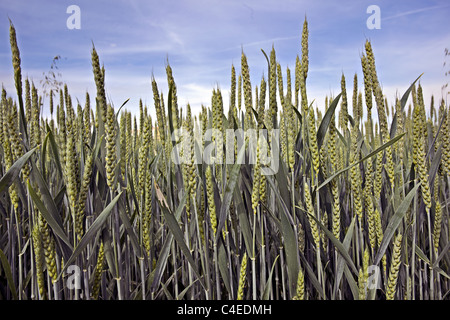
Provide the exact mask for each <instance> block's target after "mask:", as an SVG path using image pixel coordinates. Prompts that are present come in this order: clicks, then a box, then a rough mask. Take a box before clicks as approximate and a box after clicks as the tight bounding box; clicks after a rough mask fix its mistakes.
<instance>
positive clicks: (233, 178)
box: [216, 147, 245, 241]
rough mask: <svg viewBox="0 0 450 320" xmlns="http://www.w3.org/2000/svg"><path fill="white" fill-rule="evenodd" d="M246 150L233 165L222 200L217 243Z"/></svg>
mask: <svg viewBox="0 0 450 320" xmlns="http://www.w3.org/2000/svg"><path fill="white" fill-rule="evenodd" d="M244 153H245V148H244V147H242V148H241V150H239V153H238V156H237V159H236V163H235V164H234V165H233V167H232V168H231V170H230V178H229V180H228V183H227V185H226V187H225V193H224V195H223V198H222V205H221V206H220V212H219V217H218V218H219V221H218V224H217V231H216V241H217V239H218V237H220V235H221V234H222V232H221V231H222V228H223V227H224V225H225V221H226V217H227V212H228V209H229V208H230V203H231V199H232V197H233V192H234V189H235V187H236V182H237V180H238V178H239V171H240V169H241V162H242V159H243V158H244Z"/></svg>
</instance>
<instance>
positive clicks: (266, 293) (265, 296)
mask: <svg viewBox="0 0 450 320" xmlns="http://www.w3.org/2000/svg"><path fill="white" fill-rule="evenodd" d="M279 257H280V255H278V256H277V257H276V258H275V260H274V261H273V264H272V268H271V269H270V273H269V277H268V278H267V282H266V285H265V286H264V290H263V295H262V297H261V300H269V294H270V290H271V289H272V274H273V270H274V269H275V264H276V263H277V260H278V258H279Z"/></svg>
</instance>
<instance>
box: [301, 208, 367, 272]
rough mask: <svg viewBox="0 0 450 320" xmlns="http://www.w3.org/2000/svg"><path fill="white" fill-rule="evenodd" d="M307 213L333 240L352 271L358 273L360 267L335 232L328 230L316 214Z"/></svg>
mask: <svg viewBox="0 0 450 320" xmlns="http://www.w3.org/2000/svg"><path fill="white" fill-rule="evenodd" d="M307 214H308V218H312V219H314V220H315V221H316V224H317V225H318V226H319V227H320V229H322V230H323V232H325V234H326V235H327V237H328V239H330V240H331V242H333V244H334V247H335V248H336V249H337V250H338V252H339V254H340V255H341V256H342V257H343V258H344V259H345V261H346V262H347V264H348V266H349V267H350V268H351V271H353V273H354V274H356V275H357V274H358V269H356V267H355V264H354V263H353V261H352V258H350V255H349V254H348V252H347V251H348V248H345V247H344V245H343V244H342V243H341V242H340V241H339V240H338V239H336V237H335V236H334V234H333V233H332V232H331V231H330V230H328V228H326V227H325V226H324V225H323V224H322V223H321V222H320V221H319V220H318V219H317V218H316V217H315V216H314V215H312V214H310V213H309V212H308V213H307Z"/></svg>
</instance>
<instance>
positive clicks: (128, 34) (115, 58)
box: [0, 0, 450, 114]
mask: <svg viewBox="0 0 450 320" xmlns="http://www.w3.org/2000/svg"><path fill="white" fill-rule="evenodd" d="M69 5H78V6H79V7H80V10H81V15H80V17H81V29H79V30H69V29H68V28H67V26H66V21H67V19H68V18H69V16H70V14H68V13H66V9H67V7H68V6H69ZM369 5H377V6H379V7H380V13H381V29H374V30H370V29H368V28H367V25H366V21H367V19H368V18H369V16H370V14H368V13H367V12H366V10H367V7H368V6H369ZM0 12H1V14H0V65H1V68H0V82H1V83H2V84H3V86H4V87H5V88H6V90H7V92H8V94H9V95H11V96H15V89H14V84H13V69H12V65H11V51H10V47H9V20H8V18H10V19H11V20H12V22H13V24H14V26H15V28H16V32H17V36H18V43H19V48H20V52H21V58H22V76H23V77H24V78H25V77H29V78H30V79H31V80H33V82H34V84H35V85H36V87H37V88H38V89H40V87H41V84H40V80H41V79H43V72H47V71H49V69H50V65H51V63H52V59H53V57H54V56H56V55H60V56H61V57H62V60H61V61H59V62H58V67H59V71H60V72H61V74H62V77H61V80H62V81H64V82H65V83H67V85H68V88H69V91H70V93H71V94H72V96H73V98H74V99H76V98H78V99H79V100H80V103H81V104H82V105H84V97H85V93H86V91H88V92H89V93H90V95H91V99H93V98H94V97H95V94H96V91H95V84H94V78H93V75H92V68H91V49H92V43H94V44H95V47H96V49H97V52H98V54H99V56H100V60H101V63H103V64H104V66H105V69H106V80H105V81H106V91H107V95H108V97H109V99H111V101H112V102H113V103H114V105H115V106H116V107H118V106H120V105H121V104H122V102H123V101H124V100H126V99H128V98H130V101H129V103H128V104H127V108H128V109H129V110H131V111H133V112H135V111H136V110H137V106H138V102H139V99H142V100H143V101H144V103H145V104H146V105H148V107H149V110H150V112H151V113H153V114H154V110H153V98H152V91H151V82H150V81H151V76H152V74H153V75H154V77H155V78H156V80H157V82H158V86H159V88H160V90H163V91H164V92H165V93H166V94H167V82H166V74H165V65H166V62H167V59H168V61H169V63H170V65H171V66H172V69H173V75H174V77H175V81H176V83H177V88H178V98H179V105H180V106H181V107H183V108H185V106H186V104H187V103H188V102H189V103H190V104H191V107H193V110H194V112H198V110H199V108H200V106H201V104H202V103H203V104H205V105H209V104H210V100H211V98H210V97H211V92H212V89H213V88H214V87H215V86H217V85H218V86H219V87H220V88H221V90H222V94H223V96H224V101H225V107H226V108H227V107H228V97H229V88H230V74H231V64H234V66H235V67H236V70H237V72H239V70H240V57H241V50H242V49H243V50H244V52H245V54H246V55H247V58H248V63H249V67H250V72H251V73H250V75H251V81H252V84H253V85H259V83H260V81H261V77H262V75H263V74H264V75H265V76H267V64H266V60H265V58H264V56H263V54H262V53H261V49H263V50H265V51H266V52H267V53H269V52H270V50H271V47H272V45H273V46H274V47H275V49H276V53H277V60H278V62H279V63H280V64H281V66H282V68H283V70H286V67H290V68H291V69H294V65H295V58H296V56H297V54H298V55H300V52H301V45H300V40H301V28H302V25H303V21H304V18H305V16H306V17H307V20H308V24H309V59H310V65H309V74H308V79H307V90H308V98H309V99H310V100H312V99H315V101H316V105H317V106H318V107H319V108H322V107H323V104H324V98H325V96H326V95H330V94H333V95H337V94H338V93H339V92H340V78H341V75H342V73H344V75H345V76H346V79H347V88H348V89H347V90H349V92H351V90H352V81H353V76H354V74H355V73H357V75H358V80H359V87H360V88H361V89H362V79H363V78H362V72H361V65H360V56H361V54H362V52H363V48H364V43H365V40H366V39H370V40H371V42H372V46H373V50H374V52H375V58H376V65H377V70H378V75H379V79H380V82H381V84H382V86H383V90H384V93H385V94H386V96H387V98H388V100H389V101H390V102H391V103H392V102H393V101H394V99H395V95H396V94H398V95H402V94H403V92H404V91H405V90H406V89H407V88H408V86H409V85H410V83H411V82H412V81H413V80H414V79H416V78H417V77H418V76H419V75H420V74H421V73H424V75H423V76H422V78H421V84H422V86H423V88H424V95H425V99H427V100H426V102H427V103H428V101H429V98H430V96H431V94H433V95H434V96H435V98H436V99H440V98H441V97H442V92H441V87H442V85H443V84H445V83H447V82H449V77H445V76H444V73H445V69H444V68H443V63H444V61H445V57H444V49H445V48H450V32H449V31H450V22H449V21H450V20H449V14H450V3H449V2H448V1H447V0H436V1H417V0H412V1H384V0H383V1H381V0H371V1H347V0H343V1H331V0H325V1H320V0H318V1H303V0H278V1H275V0H257V1H250V0H244V1H236V0H231V1H224V0H222V1H218V0H184V1H181V0H178V1H175V0H172V1H170V0H167V1H138V0H128V1H125V0H124V1H92V0H90V1H85V0H83V1H76V0H70V1H66V0H63V1H50V0H40V1H25V0H15V1H2V2H1V3H0ZM447 60H450V59H447ZM448 63H450V62H448ZM91 101H92V100H91ZM47 113H48V107H44V114H47Z"/></svg>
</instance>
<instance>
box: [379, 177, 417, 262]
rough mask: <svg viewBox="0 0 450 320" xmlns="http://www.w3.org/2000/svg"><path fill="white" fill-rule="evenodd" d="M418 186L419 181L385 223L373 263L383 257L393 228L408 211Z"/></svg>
mask: <svg viewBox="0 0 450 320" xmlns="http://www.w3.org/2000/svg"><path fill="white" fill-rule="evenodd" d="M419 186H420V183H418V184H416V186H415V187H414V188H412V190H411V191H410V192H409V193H408V194H407V195H406V197H405V198H404V199H403V201H402V203H400V205H399V206H398V208H397V210H396V212H395V214H394V215H393V216H392V218H391V219H390V220H389V224H388V225H387V227H386V230H384V234H383V240H382V241H381V244H380V247H379V249H378V252H377V254H376V256H375V259H374V263H373V264H374V265H378V264H379V263H380V261H381V258H382V257H383V255H384V253H385V252H386V249H387V247H388V245H389V242H390V241H391V238H392V237H393V235H394V232H395V230H397V228H398V226H399V225H400V224H401V222H402V220H403V217H404V216H405V214H406V212H407V211H408V208H409V206H410V204H411V201H412V200H413V198H414V196H415V194H416V192H417V189H418V188H419Z"/></svg>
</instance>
